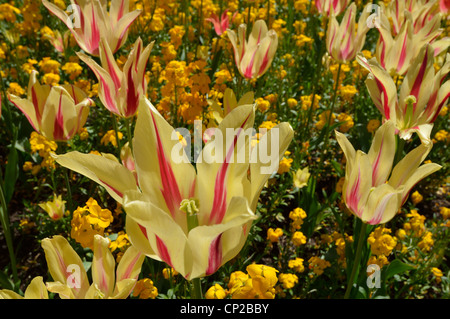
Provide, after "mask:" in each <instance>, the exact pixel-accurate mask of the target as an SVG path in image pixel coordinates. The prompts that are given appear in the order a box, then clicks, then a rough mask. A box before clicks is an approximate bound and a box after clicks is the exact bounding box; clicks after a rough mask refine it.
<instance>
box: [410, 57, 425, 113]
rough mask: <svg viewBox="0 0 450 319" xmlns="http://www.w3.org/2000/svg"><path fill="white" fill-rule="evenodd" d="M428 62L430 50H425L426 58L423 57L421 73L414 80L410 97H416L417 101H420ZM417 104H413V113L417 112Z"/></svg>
mask: <svg viewBox="0 0 450 319" xmlns="http://www.w3.org/2000/svg"><path fill="white" fill-rule="evenodd" d="M427 60H428V50H425V56H424V57H423V61H422V64H421V65H420V69H419V73H418V74H417V76H416V79H415V80H414V84H413V87H412V88H411V92H410V95H414V96H415V97H416V100H418V99H419V93H420V92H419V91H420V87H421V86H422V82H423V78H424V76H425V71H426V68H427ZM416 105H417V102H416V103H414V104H413V113H414V111H415V110H416Z"/></svg>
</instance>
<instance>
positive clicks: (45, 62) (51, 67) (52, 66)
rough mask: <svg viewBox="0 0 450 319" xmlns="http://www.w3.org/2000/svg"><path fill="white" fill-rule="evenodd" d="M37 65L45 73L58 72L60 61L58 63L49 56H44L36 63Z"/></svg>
mask: <svg viewBox="0 0 450 319" xmlns="http://www.w3.org/2000/svg"><path fill="white" fill-rule="evenodd" d="M38 66H39V68H40V70H41V71H42V72H43V73H44V74H45V73H55V74H58V73H59V67H60V66H61V63H59V62H58V61H55V60H52V59H51V58H50V57H45V58H43V59H42V60H41V61H40V62H39V63H38Z"/></svg>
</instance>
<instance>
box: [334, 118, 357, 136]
mask: <svg viewBox="0 0 450 319" xmlns="http://www.w3.org/2000/svg"><path fill="white" fill-rule="evenodd" d="M337 119H338V121H339V122H340V123H342V124H341V126H339V130H340V131H341V132H342V133H346V132H348V131H349V130H350V129H351V128H352V127H353V126H354V125H355V122H353V118H352V117H351V116H350V115H348V114H346V113H340V114H339V115H338V118H337Z"/></svg>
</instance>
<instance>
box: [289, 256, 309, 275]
mask: <svg viewBox="0 0 450 319" xmlns="http://www.w3.org/2000/svg"><path fill="white" fill-rule="evenodd" d="M303 261H304V260H303V259H302V258H298V257H296V258H295V259H291V260H289V262H288V267H289V268H291V269H293V270H294V271H295V272H299V273H301V272H304V271H305V266H304V265H303Z"/></svg>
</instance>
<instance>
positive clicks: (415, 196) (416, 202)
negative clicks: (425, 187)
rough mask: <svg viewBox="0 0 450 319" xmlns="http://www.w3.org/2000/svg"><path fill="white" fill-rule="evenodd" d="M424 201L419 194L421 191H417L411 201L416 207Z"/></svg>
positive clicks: (412, 195)
mask: <svg viewBox="0 0 450 319" xmlns="http://www.w3.org/2000/svg"><path fill="white" fill-rule="evenodd" d="M422 200H423V196H422V195H421V194H420V193H419V191H415V192H414V193H412V194H411V201H412V203H413V204H414V205H417V204H418V203H420V202H421V201H422Z"/></svg>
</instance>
